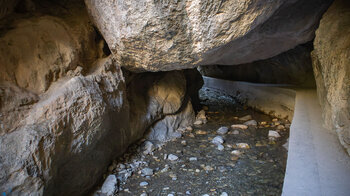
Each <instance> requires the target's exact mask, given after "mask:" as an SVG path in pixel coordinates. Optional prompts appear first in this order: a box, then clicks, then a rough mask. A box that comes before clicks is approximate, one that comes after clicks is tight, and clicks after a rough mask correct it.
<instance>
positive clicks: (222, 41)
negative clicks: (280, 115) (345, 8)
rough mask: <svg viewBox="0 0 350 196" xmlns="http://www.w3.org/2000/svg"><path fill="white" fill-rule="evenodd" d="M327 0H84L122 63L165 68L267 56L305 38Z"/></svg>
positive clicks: (310, 35) (131, 66)
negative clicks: (154, 0)
mask: <svg viewBox="0 0 350 196" xmlns="http://www.w3.org/2000/svg"><path fill="white" fill-rule="evenodd" d="M330 2H331V1H330V0H311V1H303V0H293V1H287V0H277V1H265V0H258V1H251V0H245V1H239V0H234V1H219V0H212V1H201V0H195V1H184V0H183V1H156V2H153V1H146V0H142V1H139V0H133V1H121V0H117V1H114V0H106V1H93V0H85V3H86V5H87V8H88V10H89V13H90V15H91V16H92V18H93V20H94V23H95V24H96V26H97V27H98V29H99V30H100V32H101V33H102V35H103V37H104V38H105V39H106V41H107V43H108V45H109V48H110V49H111V50H112V53H113V54H114V56H115V57H116V59H117V62H119V63H120V64H121V65H122V66H125V67H127V68H128V69H130V70H134V71H165V70H175V69H185V68H191V67H194V66H196V65H212V64H221V65H235V64H243V63H249V62H253V61H256V60H260V59H266V58H270V57H272V56H275V55H277V54H279V53H281V52H284V51H287V50H289V49H292V48H294V47H295V46H297V45H299V44H302V43H305V42H307V41H310V40H312V39H313V37H314V30H315V28H316V26H317V24H318V21H319V18H320V17H321V15H322V13H323V12H324V11H325V9H326V8H327V7H328V5H329V3H330Z"/></svg>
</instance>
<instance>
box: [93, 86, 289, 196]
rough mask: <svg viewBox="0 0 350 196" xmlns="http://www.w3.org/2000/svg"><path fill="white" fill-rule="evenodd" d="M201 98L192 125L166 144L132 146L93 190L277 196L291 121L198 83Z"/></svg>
mask: <svg viewBox="0 0 350 196" xmlns="http://www.w3.org/2000/svg"><path fill="white" fill-rule="evenodd" d="M199 97H200V104H201V105H202V110H200V111H199V112H197V116H196V121H195V122H194V125H193V126H190V127H187V128H186V129H183V130H178V131H181V136H179V138H177V139H173V140H171V141H168V142H165V143H154V142H151V141H146V140H145V139H142V140H140V141H138V142H137V143H135V144H133V145H131V146H130V147H129V148H128V150H127V152H126V153H125V154H124V155H123V156H122V157H120V158H118V159H117V160H115V161H113V163H112V164H111V165H110V167H109V168H108V173H107V174H106V175H105V177H106V180H105V181H104V183H103V184H102V185H101V186H100V187H99V190H98V191H97V192H95V194H97V195H98V194H99V193H100V192H101V189H102V191H104V192H106V191H108V189H109V188H111V187H113V188H114V187H117V189H116V190H115V191H114V194H115V195H169V196H171V195H222V196H224V195H245V194H249V195H255V194H261V193H266V194H268V195H280V194H281V192H282V186H283V179H284V174H285V168H286V159H287V149H286V148H285V146H286V145H284V144H286V142H287V138H288V136H289V127H290V122H289V121H288V120H285V119H278V118H275V117H273V116H269V115H266V114H263V113H261V112H258V111H256V110H253V109H252V108H250V107H248V106H247V105H242V104H240V103H239V102H238V101H237V100H236V98H235V97H232V96H230V95H228V94H225V93H223V92H220V91H218V90H215V89H211V88H207V87H202V89H200V91H199ZM110 174H112V175H110ZM116 183H117V184H116ZM113 188H112V189H113ZM103 189H104V190H103ZM113 190H114V189H113Z"/></svg>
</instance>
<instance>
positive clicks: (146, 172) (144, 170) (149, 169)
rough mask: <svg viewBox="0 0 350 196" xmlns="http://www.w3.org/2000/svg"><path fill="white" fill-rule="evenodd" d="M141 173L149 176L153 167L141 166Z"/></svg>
mask: <svg viewBox="0 0 350 196" xmlns="http://www.w3.org/2000/svg"><path fill="white" fill-rule="evenodd" d="M141 173H142V174H143V175H145V176H151V175H153V169H151V168H143V169H142V170H141Z"/></svg>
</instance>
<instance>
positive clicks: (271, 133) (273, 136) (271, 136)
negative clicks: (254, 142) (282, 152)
mask: <svg viewBox="0 0 350 196" xmlns="http://www.w3.org/2000/svg"><path fill="white" fill-rule="evenodd" d="M268 137H269V139H272V140H274V139H277V138H279V137H281V135H280V134H279V133H278V132H277V131H274V130H270V131H269V135H268Z"/></svg>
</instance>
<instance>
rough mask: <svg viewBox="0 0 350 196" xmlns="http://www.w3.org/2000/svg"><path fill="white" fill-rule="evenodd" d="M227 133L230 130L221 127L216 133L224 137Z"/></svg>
mask: <svg viewBox="0 0 350 196" xmlns="http://www.w3.org/2000/svg"><path fill="white" fill-rule="evenodd" d="M227 132H228V128H227V127H220V128H219V129H218V130H217V131H216V133H218V134H221V135H224V134H226V133H227Z"/></svg>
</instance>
